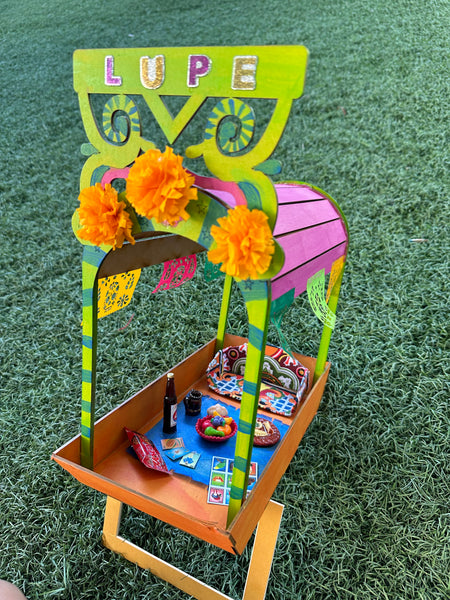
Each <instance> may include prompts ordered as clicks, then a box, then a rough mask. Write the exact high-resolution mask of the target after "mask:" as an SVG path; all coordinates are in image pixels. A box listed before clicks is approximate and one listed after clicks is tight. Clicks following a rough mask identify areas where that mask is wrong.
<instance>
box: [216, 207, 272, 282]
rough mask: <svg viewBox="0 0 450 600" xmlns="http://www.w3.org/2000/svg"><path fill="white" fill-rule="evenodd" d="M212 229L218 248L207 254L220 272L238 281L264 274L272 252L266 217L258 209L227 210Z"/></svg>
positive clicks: (270, 233)
mask: <svg viewBox="0 0 450 600" xmlns="http://www.w3.org/2000/svg"><path fill="white" fill-rule="evenodd" d="M217 222H218V223H219V227H218V226H217V225H213V226H212V227H211V235H212V237H213V238H214V240H215V242H216V244H217V247H216V248H214V249H212V250H210V251H209V252H208V258H209V260H210V261H211V262H213V263H215V264H219V263H222V266H221V267H220V270H221V271H224V272H225V273H227V275H232V276H233V277H237V278H239V279H248V278H251V279H256V278H257V277H258V275H262V274H263V273H265V272H266V271H267V269H268V268H269V266H270V262H271V260H272V255H273V253H274V252H275V243H274V241H273V237H272V231H271V229H270V227H269V223H268V217H267V215H266V214H265V213H264V212H263V211H262V210H258V209H256V208H255V209H253V210H249V209H248V208H247V206H244V205H240V206H236V208H233V209H230V210H229V211H228V214H227V216H226V217H221V218H220V219H218V221H217Z"/></svg>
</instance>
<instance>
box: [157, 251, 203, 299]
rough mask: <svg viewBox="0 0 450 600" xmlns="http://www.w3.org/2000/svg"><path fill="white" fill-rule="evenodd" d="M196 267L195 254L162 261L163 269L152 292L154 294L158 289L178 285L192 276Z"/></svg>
mask: <svg viewBox="0 0 450 600" xmlns="http://www.w3.org/2000/svg"><path fill="white" fill-rule="evenodd" d="M196 268H197V257H196V255H195V254H191V255H190V256H183V257H182V258H174V259H173V260H168V261H166V262H165V263H164V271H163V274H162V275H161V279H160V281H159V283H158V285H157V286H156V287H155V289H154V290H153V291H152V294H156V292H159V291H160V290H169V289H172V288H175V287H179V286H180V285H182V284H183V283H185V282H186V281H189V280H190V279H192V278H193V277H194V274H195V269H196Z"/></svg>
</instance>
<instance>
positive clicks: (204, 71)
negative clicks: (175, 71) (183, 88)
mask: <svg viewBox="0 0 450 600" xmlns="http://www.w3.org/2000/svg"><path fill="white" fill-rule="evenodd" d="M210 70H211V59H210V58H208V57H207V56H206V55H205V54H190V55H189V62H188V77H187V84H188V87H197V86H198V78H199V77H204V76H205V75H208V73H209V71H210Z"/></svg>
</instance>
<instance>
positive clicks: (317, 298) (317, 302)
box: [306, 269, 336, 329]
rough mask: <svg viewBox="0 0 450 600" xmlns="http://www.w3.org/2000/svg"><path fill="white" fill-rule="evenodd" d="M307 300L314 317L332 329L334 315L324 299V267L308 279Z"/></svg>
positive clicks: (334, 320) (334, 321)
mask: <svg viewBox="0 0 450 600" xmlns="http://www.w3.org/2000/svg"><path fill="white" fill-rule="evenodd" d="M306 290H307V293H308V300H309V303H310V304H311V308H312V309H313V312H314V314H315V315H316V317H317V318H318V319H319V320H320V321H322V323H323V324H324V325H326V326H327V327H329V328H330V329H334V325H335V323H336V315H335V314H334V313H333V312H332V311H331V310H330V309H329V308H328V305H327V303H326V301H325V269H321V270H320V271H317V273H315V274H314V275H313V276H312V277H310V278H309V279H308V283H307V287H306Z"/></svg>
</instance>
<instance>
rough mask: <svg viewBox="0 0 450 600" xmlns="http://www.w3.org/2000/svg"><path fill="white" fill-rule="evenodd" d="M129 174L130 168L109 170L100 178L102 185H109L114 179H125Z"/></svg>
mask: <svg viewBox="0 0 450 600" xmlns="http://www.w3.org/2000/svg"><path fill="white" fill-rule="evenodd" d="M129 172H130V167H125V169H109V171H106V173H105V174H104V175H103V177H102V184H103V185H105V183H111V181H114V179H126V178H127V177H128V173H129Z"/></svg>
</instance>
